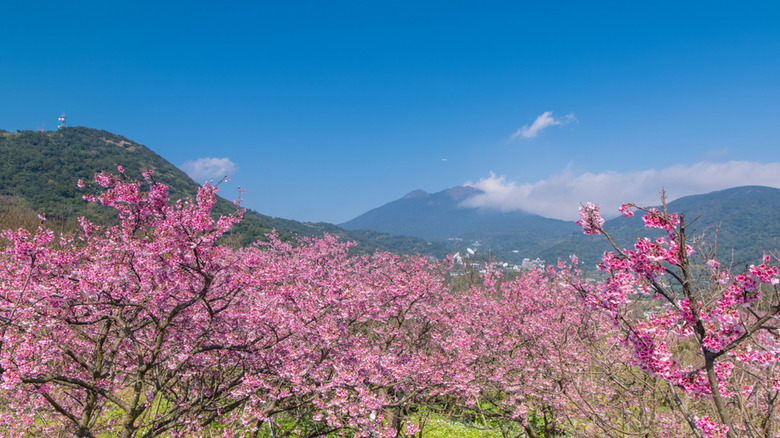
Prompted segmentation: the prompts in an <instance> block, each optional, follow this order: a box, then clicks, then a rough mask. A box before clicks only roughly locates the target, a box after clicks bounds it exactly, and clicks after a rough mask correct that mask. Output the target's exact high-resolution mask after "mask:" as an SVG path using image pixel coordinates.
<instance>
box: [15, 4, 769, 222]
mask: <svg viewBox="0 0 780 438" xmlns="http://www.w3.org/2000/svg"><path fill="white" fill-rule="evenodd" d="M12 3H15V4H10V5H9V4H4V5H3V6H2V16H3V25H2V26H0V96H2V103H0V128H2V129H6V130H9V131H15V130H17V129H36V128H37V127H38V126H40V125H41V123H42V122H44V123H45V126H46V128H47V129H54V128H55V126H56V123H57V117H58V116H59V115H60V114H61V113H63V112H65V113H66V114H67V116H68V124H69V125H80V126H88V127H91V128H98V129H104V130H107V131H111V132H114V133H116V134H120V135H123V136H125V137H128V138H130V139H132V140H134V141H137V142H139V143H141V144H144V145H146V146H148V147H150V148H151V149H153V150H154V151H155V152H157V153H158V154H160V155H162V156H163V157H164V158H166V159H167V160H169V161H170V162H172V163H173V164H175V165H177V166H180V167H182V168H185V169H186V170H188V171H189V172H190V174H191V175H193V176H196V177H197V179H199V180H201V181H202V180H205V179H208V178H215V179H219V173H224V172H228V173H229V174H230V176H231V178H232V183H233V184H237V185H240V186H241V187H242V188H244V189H245V190H246V194H245V196H244V200H245V201H244V205H245V206H246V207H249V208H253V209H255V210H258V211H260V212H261V213H264V214H269V215H272V216H279V217H285V218H291V219H296V220H302V221H327V222H334V223H339V222H343V221H347V220H349V219H351V218H353V217H355V216H357V215H359V214H361V213H363V212H365V211H367V210H369V209H371V208H374V207H378V206H380V205H382V204H384V203H386V202H389V201H392V200H395V199H397V198H399V197H401V196H403V195H404V194H406V193H408V192H410V191H412V190H415V189H423V190H426V191H428V192H436V191H439V190H443V189H446V188H450V187H453V186H457V185H462V184H472V185H475V186H477V187H479V188H482V189H483V190H484V191H485V195H484V196H481V197H479V198H475V199H472V200H471V201H470V203H471V205H475V206H482V207H485V208H501V209H504V210H511V209H525V210H529V211H534V212H538V213H541V214H544V215H547V216H553V217H560V218H567V219H568V218H573V217H575V216H576V215H577V207H578V203H579V202H586V201H593V202H599V203H602V204H604V205H605V207H608V208H613V207H615V205H616V204H619V203H620V202H625V201H637V202H640V203H657V201H658V194H659V192H660V190H661V189H662V188H663V189H665V190H666V191H667V192H668V194H669V196H670V198H676V197H679V196H683V195H687V194H693V193H704V192H709V191H712V190H717V189H722V188H726V187H731V186H737V185H746V184H761V185H768V186H773V187H780V26H778V24H777V23H779V22H780V4H777V3H776V2H768V1H767V2H755V3H753V2H740V3H736V2H728V3H727V2H717V1H708V2H598V3H596V2H566V1H563V2H485V1H483V2H458V1H448V2H405V1H393V2H314V1H312V2H304V1H291V2H230V1H226V2H201V1H190V2H186V3H185V2H181V3H174V2H167V3H166V2H147V1H133V2H93V1H73V2H46V1H42V2H41V1H39V2H21V1H16V2H12ZM594 3H595V4H594ZM209 169H216V170H215V173H214V174H213V175H209V174H208V172H207V171H208V170H209ZM232 193H233V189H232V188H230V187H226V191H224V192H223V195H224V196H225V197H227V198H229V199H231V198H233V197H235V196H233V195H232ZM615 212H616V211H615Z"/></svg>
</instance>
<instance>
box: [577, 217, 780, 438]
mask: <svg viewBox="0 0 780 438" xmlns="http://www.w3.org/2000/svg"><path fill="white" fill-rule="evenodd" d="M580 211H581V219H580V221H578V223H579V224H580V225H581V226H582V228H583V231H584V232H585V234H591V235H595V234H600V235H603V236H605V237H606V238H607V239H608V240H609V242H610V243H611V244H612V246H613V248H614V251H609V252H606V253H605V254H604V256H603V259H602V263H601V264H600V265H599V269H600V270H601V271H602V272H603V273H604V274H605V279H603V280H601V281H598V282H588V281H576V282H574V285H575V287H576V289H577V290H578V291H579V293H580V296H581V297H582V299H583V300H585V301H586V302H587V303H589V304H590V305H592V306H594V307H595V308H598V309H601V310H602V311H604V312H605V313H606V314H607V315H608V316H609V317H610V318H611V319H612V320H613V321H614V323H615V324H616V325H617V326H619V327H620V328H621V329H622V331H623V334H624V340H625V341H626V342H627V343H628V344H630V345H631V347H632V350H633V356H634V361H635V363H636V364H637V365H638V366H639V367H640V368H641V369H642V370H643V371H645V372H647V373H649V374H651V375H653V376H657V377H660V378H663V379H665V380H666V381H667V382H669V383H670V384H671V385H673V386H674V387H676V388H678V389H679V391H681V392H682V393H684V394H685V395H686V396H687V397H688V398H689V399H691V400H697V401H699V403H697V404H696V405H695V407H694V410H693V411H688V412H686V413H685V414H686V416H687V421H688V424H689V426H690V429H691V430H692V431H693V433H694V434H695V435H697V436H705V437H713V436H727V437H736V436H750V437H757V436H762V437H770V436H775V434H777V432H778V428H777V416H778V414H777V398H778V395H780V380H778V375H777V371H776V370H777V364H778V359H779V356H778V353H779V352H780V332H779V331H778V313H780V295H779V294H778V290H777V283H778V268H777V267H776V266H773V265H771V264H770V261H771V258H770V257H769V256H768V255H764V257H763V263H761V264H758V265H749V266H747V267H744V268H742V269H737V270H733V269H729V267H724V266H722V265H721V263H720V262H719V261H718V260H717V258H716V255H715V254H703V255H702V256H701V258H700V259H699V260H698V261H697V260H696V254H695V251H694V245H692V242H691V229H690V226H691V224H690V223H687V222H686V218H685V216H684V215H683V214H677V213H669V212H667V211H666V208H665V203H664V207H663V209H661V210H659V209H655V208H640V207H637V206H635V205H633V204H624V205H623V206H621V208H620V211H621V212H622V213H623V214H624V215H625V216H626V217H631V216H632V215H633V214H634V212H635V211H641V212H643V213H644V215H643V218H642V219H643V221H644V223H645V226H646V227H648V228H657V229H660V230H662V231H663V232H664V233H665V236H662V237H659V238H656V239H650V238H646V237H640V238H639V239H638V240H637V242H636V243H635V244H634V247H633V249H621V248H620V247H619V246H618V245H617V244H616V242H615V241H614V240H613V238H612V236H610V235H609V234H608V233H607V231H606V230H605V229H604V221H603V219H602V218H601V216H600V212H599V208H598V206H597V205H593V204H587V205H584V206H583V207H582V208H581V210H580ZM653 303H654V304H653ZM640 305H641V306H644V309H643V310H642V311H640V310H639V309H640ZM678 406H680V407H682V406H683V404H682V403H681V402H678Z"/></svg>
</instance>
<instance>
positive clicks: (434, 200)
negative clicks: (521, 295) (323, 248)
mask: <svg viewBox="0 0 780 438" xmlns="http://www.w3.org/2000/svg"><path fill="white" fill-rule="evenodd" d="M477 193H480V192H479V190H478V189H475V188H473V187H454V188H452V189H449V190H444V191H441V192H438V193H434V194H429V193H426V192H424V191H422V190H415V191H413V192H411V193H409V194H407V195H406V196H404V197H403V198H401V199H398V200H396V201H392V202H389V203H387V204H385V205H383V206H381V207H378V208H375V209H373V210H371V211H369V212H367V213H365V214H362V215H360V216H358V217H356V218H355V219H352V220H350V221H348V222H345V223H342V224H340V226H341V227H343V228H346V229H348V230H358V229H370V230H375V231H381V232H386V233H390V234H399V235H410V236H416V237H421V238H424V239H428V240H434V241H440V242H449V245H450V247H451V248H453V249H454V248H456V247H457V246H458V244H459V243H460V244H461V245H474V244H475V242H476V241H479V243H480V245H482V246H483V247H484V248H485V249H487V250H489V251H490V252H491V253H493V254H495V255H497V256H498V257H499V258H501V259H502V260H504V261H508V262H512V263H516V262H520V261H521V260H522V259H523V258H525V257H529V258H534V257H536V256H537V254H538V253H539V251H541V250H542V249H543V248H545V247H548V246H550V245H552V244H554V243H555V242H557V239H560V238H563V237H565V236H569V235H571V234H572V233H574V232H575V231H576V229H577V227H576V225H574V223H571V222H566V221H561V220H557V219H549V218H545V217H542V216H539V215H535V214H530V213H525V212H520V211H514V212H501V211H498V210H485V209H478V208H470V207H462V206H461V205H460V204H461V202H462V201H463V200H465V199H466V198H468V197H470V196H473V195H475V194H477Z"/></svg>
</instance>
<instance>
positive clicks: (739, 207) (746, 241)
mask: <svg viewBox="0 0 780 438" xmlns="http://www.w3.org/2000/svg"><path fill="white" fill-rule="evenodd" d="M658 208H660V207H658ZM666 208H667V211H669V212H670V213H671V212H679V213H683V214H684V215H685V222H686V223H687V224H689V227H688V233H689V235H690V237H691V239H690V242H691V243H692V245H693V246H694V247H697V246H698V245H704V247H702V248H698V249H699V253H702V252H703V250H706V249H707V246H709V245H712V244H713V243H715V242H717V254H718V258H719V259H720V260H721V261H724V262H726V263H733V264H734V265H736V266H740V265H744V264H747V263H756V262H758V261H760V259H761V256H762V255H763V254H764V253H767V254H769V253H774V254H776V255H780V254H778V250H780V189H775V188H772V187H761V186H743V187H733V188H730V189H726V190H719V191H715V192H711V193H706V194H701V195H692V196H685V197H682V198H679V199H676V200H674V201H671V202H669V203H667V206H666ZM604 227H605V229H606V230H607V231H608V232H609V233H610V234H611V235H612V237H613V238H614V240H615V242H616V243H617V245H618V246H620V247H629V248H630V247H632V246H633V244H634V242H636V238H637V237H638V236H640V235H642V236H648V237H652V236H656V237H657V236H662V235H663V233H662V232H660V231H659V230H651V229H646V228H645V227H644V223H643V222H642V219H641V218H640V215H639V214H637V215H635V216H634V217H632V218H630V219H626V218H625V217H623V216H619V217H617V218H614V219H610V220H608V221H606V223H605V224H604ZM611 249H612V248H611V246H610V245H609V244H608V243H607V242H606V239H603V238H602V237H599V236H585V235H583V234H581V233H579V234H577V235H576V236H572V237H571V238H570V239H568V240H565V241H561V242H558V243H557V244H555V245H552V246H550V247H549V248H547V249H546V250H544V251H542V253H541V255H540V256H541V257H542V258H547V259H548V260H552V259H554V258H557V257H562V256H563V255H564V254H569V253H576V254H577V255H578V256H579V257H580V260H582V261H584V262H585V263H586V264H588V265H594V264H595V263H597V262H598V260H599V259H600V258H601V254H603V252H604V251H606V250H611Z"/></svg>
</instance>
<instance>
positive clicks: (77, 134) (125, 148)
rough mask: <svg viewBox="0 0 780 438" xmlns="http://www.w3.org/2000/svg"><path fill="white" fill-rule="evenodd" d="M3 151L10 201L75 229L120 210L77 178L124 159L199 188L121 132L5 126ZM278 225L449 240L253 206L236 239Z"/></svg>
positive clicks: (429, 249) (369, 244)
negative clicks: (353, 227)
mask: <svg viewBox="0 0 780 438" xmlns="http://www.w3.org/2000/svg"><path fill="white" fill-rule="evenodd" d="M0 157H2V158H3V159H2V160H0V196H3V197H4V199H6V202H5V203H4V204H6V206H7V207H10V206H17V207H18V208H20V209H21V210H22V211H28V212H29V211H34V212H37V213H43V214H45V215H46V217H47V220H48V221H49V226H50V227H54V228H62V229H65V228H69V227H71V228H72V227H74V226H75V224H76V219H77V218H78V217H80V216H87V217H88V218H90V219H91V220H95V221H98V222H101V221H106V220H111V219H110V218H112V217H114V216H113V215H112V214H111V213H110V212H109V210H108V209H104V208H101V207H100V206H98V205H96V204H94V203H87V202H84V200H83V199H82V198H81V197H82V196H83V195H84V194H86V193H88V189H84V188H79V187H77V181H78V180H79V179H81V180H84V181H90V180H91V179H92V177H93V176H94V174H95V173H97V172H100V171H109V172H115V171H116V169H117V166H119V165H121V166H122V167H123V168H124V170H125V173H126V175H127V176H128V177H130V178H140V177H141V172H144V171H146V170H150V169H151V170H154V171H155V174H154V177H155V179H156V180H157V181H159V182H161V183H164V184H166V185H168V186H169V187H170V192H171V198H172V199H178V198H186V197H193V196H194V195H195V193H196V192H197V189H198V186H199V185H198V183H196V182H195V181H194V180H192V179H191V178H190V177H189V176H187V174H185V173H184V172H182V171H181V170H179V169H178V168H177V167H176V166H174V165H173V164H171V163H169V162H168V161H166V160H165V159H164V158H163V157H161V156H160V155H158V154H156V153H155V152H154V151H152V150H151V149H149V148H148V147H146V146H143V145H140V144H138V143H136V142H134V141H132V140H129V139H127V138H125V137H122V136H120V135H116V134H112V133H110V132H107V131H102V130H97V129H91V128H86V127H67V128H62V129H58V130H57V131H47V132H36V131H20V132H18V133H10V132H8V131H0ZM235 208H236V207H235V206H234V205H233V203H232V202H231V201H228V200H226V199H223V198H219V199H218V201H217V205H216V206H215V208H214V212H215V213H216V214H222V215H224V214H229V213H230V212H232V211H235ZM6 210H7V208H6ZM6 214H7V213H6ZM0 215H2V212H0ZM0 220H2V216H0ZM272 230H276V231H277V232H278V233H279V234H280V236H281V237H282V238H283V239H284V240H288V239H291V238H292V237H293V236H301V237H305V236H321V235H322V234H323V233H330V234H334V235H338V236H340V237H342V238H343V239H346V240H352V241H356V242H358V243H359V250H360V251H361V252H372V251H373V250H374V249H376V248H381V249H383V250H390V251H394V252H403V253H415V252H420V253H423V254H431V255H435V256H437V257H442V256H444V255H446V249H445V248H444V247H443V246H442V245H437V244H430V243H428V242H425V241H424V240H422V239H415V238H408V237H397V236H389V235H387V234H384V233H375V232H365V233H361V232H350V231H346V230H343V229H341V228H339V227H337V226H335V225H331V224H327V223H301V222H297V221H293V220H288V219H281V218H274V217H270V216H266V215H262V214H260V213H257V212H255V211H252V210H248V211H247V212H246V214H245V215H244V219H243V220H242V221H241V223H240V224H238V225H237V226H236V227H235V230H234V231H232V233H233V234H232V240H233V242H235V243H236V244H248V243H250V242H253V241H256V240H264V239H265V236H266V234H268V233H270V232H271V231H272Z"/></svg>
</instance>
